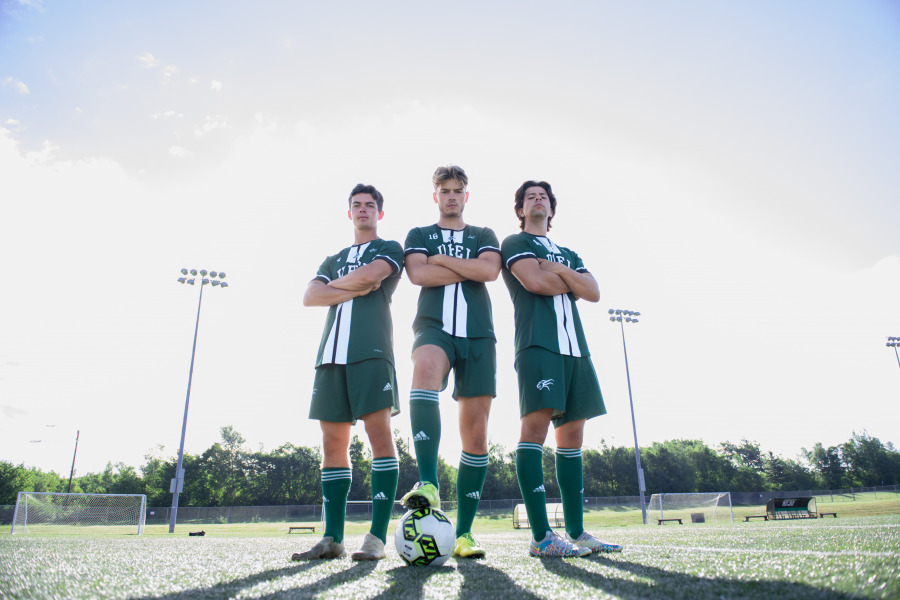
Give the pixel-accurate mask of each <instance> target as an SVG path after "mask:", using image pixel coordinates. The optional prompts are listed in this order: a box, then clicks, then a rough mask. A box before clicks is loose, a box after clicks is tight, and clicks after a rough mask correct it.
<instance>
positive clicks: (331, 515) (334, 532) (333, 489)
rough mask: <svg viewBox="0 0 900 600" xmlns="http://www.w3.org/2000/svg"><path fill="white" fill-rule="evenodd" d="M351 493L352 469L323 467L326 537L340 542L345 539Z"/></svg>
mask: <svg viewBox="0 0 900 600" xmlns="http://www.w3.org/2000/svg"><path fill="white" fill-rule="evenodd" d="M349 493H350V469H335V468H331V467H328V468H323V469H322V498H323V500H324V502H325V532H324V533H323V534H322V535H324V536H325V537H328V536H331V537H333V538H334V541H335V542H337V543H338V544H340V543H341V542H343V541H344V519H345V518H346V516H347V495H348V494H349Z"/></svg>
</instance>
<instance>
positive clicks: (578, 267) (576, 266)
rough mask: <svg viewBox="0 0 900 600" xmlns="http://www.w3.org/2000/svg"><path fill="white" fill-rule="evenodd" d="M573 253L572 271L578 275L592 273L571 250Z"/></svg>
mask: <svg viewBox="0 0 900 600" xmlns="http://www.w3.org/2000/svg"><path fill="white" fill-rule="evenodd" d="M569 252H571V253H572V270H573V271H576V272H578V273H590V271H588V270H587V267H585V266H584V262H583V261H582V260H581V257H580V256H578V254H577V253H576V252H574V251H572V250H569Z"/></svg>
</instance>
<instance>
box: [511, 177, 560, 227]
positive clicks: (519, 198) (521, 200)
mask: <svg viewBox="0 0 900 600" xmlns="http://www.w3.org/2000/svg"><path fill="white" fill-rule="evenodd" d="M532 187H541V188H544V191H545V192H547V197H548V198H550V212H551V213H552V214H551V215H550V216H549V217H548V218H547V231H550V221H552V220H553V215H555V214H556V196H555V195H554V194H553V190H552V189H551V188H550V184H549V183H547V182H546V181H534V180H532V179H529V180H528V181H526V182H525V183H523V184H522V185H521V186H519V189H517V190H516V207H515V212H516V216H517V217H519V209H520V208H522V207H523V206H524V205H525V190H527V189H528V188H532ZM519 229H525V217H519Z"/></svg>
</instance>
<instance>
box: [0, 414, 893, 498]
mask: <svg viewBox="0 0 900 600" xmlns="http://www.w3.org/2000/svg"><path fill="white" fill-rule="evenodd" d="M220 434H221V440H220V441H219V442H216V443H214V444H213V445H212V446H210V447H209V448H208V449H207V450H206V451H205V452H203V453H202V454H200V455H192V454H185V456H184V465H183V466H184V469H185V482H184V492H183V493H182V494H181V496H180V498H179V505H180V506H280V505H286V504H318V503H320V502H321V501H322V494H321V488H320V482H319V477H320V464H321V461H322V454H321V450H320V448H319V447H313V448H309V447H305V446H295V445H293V444H290V443H287V444H284V445H282V446H279V447H278V448H276V449H274V450H272V451H264V450H262V449H260V450H259V451H257V452H252V451H250V450H248V449H247V447H246V440H245V439H244V438H243V436H241V434H240V433H238V432H237V431H235V430H234V428H233V427H231V426H228V427H223V428H222V429H221V430H220ZM395 439H396V442H395V444H396V446H397V454H398V458H399V461H400V483H399V486H398V492H397V493H398V497H399V496H400V495H402V494H403V493H405V492H406V491H407V490H409V489H410V488H411V487H412V486H413V485H414V484H415V482H416V481H417V480H418V471H417V468H416V460H415V458H414V457H413V456H412V454H411V453H410V448H409V446H408V444H407V443H406V442H405V441H404V440H403V439H402V438H401V437H400V436H399V434H398V435H395ZM162 451H163V448H162V446H157V448H155V449H154V450H153V451H151V452H149V453H148V454H147V455H146V456H145V457H144V458H145V463H144V464H143V465H142V466H141V467H140V468H139V469H135V468H134V467H132V466H129V465H125V464H123V463H116V464H113V463H111V462H110V463H108V464H107V465H106V469H104V471H103V472H102V473H88V474H87V475H82V476H80V477H77V478H75V479H73V481H72V492H77V493H102V494H146V495H147V503H148V506H167V505H169V504H170V503H171V500H172V496H171V494H170V493H169V481H170V480H171V479H172V478H173V477H174V476H175V466H176V460H175V458H163V457H162V456H161V454H162ZM582 455H583V461H584V495H585V496H586V497H595V496H635V495H637V493H638V492H637V490H638V484H637V472H636V468H635V460H634V449H633V448H628V447H615V446H613V447H611V446H608V445H607V444H606V443H605V442H604V441H602V440H601V443H600V447H599V448H584V449H583V451H582ZM371 460H372V456H371V453H370V451H369V450H368V447H367V446H366V444H364V443H363V441H362V440H360V439H359V437H357V436H354V437H353V440H352V441H351V444H350V462H351V465H352V470H353V479H352V487H351V488H350V499H351V500H368V499H369V493H370V492H369V468H370V466H371ZM641 463H642V465H641V466H642V467H643V469H644V476H645V482H646V486H647V493H649V494H652V493H657V492H666V493H676V492H718V491H731V492H759V491H777V490H813V489H844V488H850V487H873V486H878V485H893V484H897V483H900V452H898V451H897V450H896V449H895V448H894V446H893V445H892V444H891V443H890V442H888V443H887V444H884V443H882V442H881V441H880V440H879V439H878V438H875V437H872V436H870V435H868V434H867V433H865V432H863V433H862V434H857V433H854V434H853V435H852V437H851V438H850V440H848V441H847V442H845V443H843V444H840V445H838V446H830V447H827V448H826V447H824V446H823V445H822V444H820V443H817V444H816V445H815V446H814V447H813V448H812V450H807V449H805V448H804V449H802V452H801V455H800V460H792V459H785V458H782V457H780V456H777V455H775V454H773V453H772V452H764V451H762V450H761V449H760V447H759V444H758V443H756V442H752V441H748V440H741V442H740V443H737V444H735V443H731V442H724V443H721V444H719V445H718V447H717V448H715V449H714V448H710V447H709V446H708V445H706V444H705V443H704V442H702V441H699V440H669V441H665V442H654V443H653V444H652V445H651V446H649V447H644V448H641ZM544 473H545V482H544V485H545V487H546V490H547V497H548V498H557V497H559V487H558V485H557V483H556V478H555V476H554V475H553V474H554V473H555V458H554V450H553V449H552V448H544ZM438 478H439V485H440V488H441V489H442V490H446V491H445V492H444V494H443V495H444V497H445V499H447V500H452V499H454V492H453V491H452V490H455V485H456V467H455V466H453V465H449V464H447V463H446V462H445V461H444V460H443V458H440V459H439V463H438ZM68 485H69V481H68V478H64V477H61V476H60V475H58V474H57V473H55V472H53V471H50V472H44V471H41V470H39V469H37V468H26V467H25V466H24V465H22V464H19V465H14V464H12V463H10V462H6V461H0V504H14V503H15V501H16V494H17V492H20V491H35V492H65V491H66V490H67V488H68ZM482 497H483V498H485V499H517V498H520V497H521V493H520V491H519V485H518V482H517V480H516V466H515V450H514V449H513V450H508V449H506V448H504V447H503V446H501V445H499V444H493V443H492V444H491V446H490V462H489V468H488V474H487V480H486V481H485V484H484V490H483V492H482Z"/></svg>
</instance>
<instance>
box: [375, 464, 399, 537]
mask: <svg viewBox="0 0 900 600" xmlns="http://www.w3.org/2000/svg"><path fill="white" fill-rule="evenodd" d="M399 477H400V463H399V462H398V461H397V459H396V458H394V457H393V456H386V457H384V458H373V459H372V475H371V478H372V527H370V528H369V533H371V534H372V535H374V536H375V537H377V538H378V539H380V540H381V541H382V542H387V529H388V523H389V522H390V520H391V514H392V513H393V511H394V500H395V499H396V498H397V479H398V478H399Z"/></svg>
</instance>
